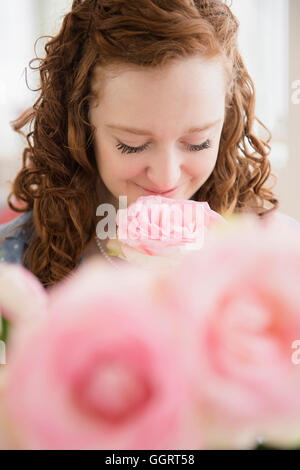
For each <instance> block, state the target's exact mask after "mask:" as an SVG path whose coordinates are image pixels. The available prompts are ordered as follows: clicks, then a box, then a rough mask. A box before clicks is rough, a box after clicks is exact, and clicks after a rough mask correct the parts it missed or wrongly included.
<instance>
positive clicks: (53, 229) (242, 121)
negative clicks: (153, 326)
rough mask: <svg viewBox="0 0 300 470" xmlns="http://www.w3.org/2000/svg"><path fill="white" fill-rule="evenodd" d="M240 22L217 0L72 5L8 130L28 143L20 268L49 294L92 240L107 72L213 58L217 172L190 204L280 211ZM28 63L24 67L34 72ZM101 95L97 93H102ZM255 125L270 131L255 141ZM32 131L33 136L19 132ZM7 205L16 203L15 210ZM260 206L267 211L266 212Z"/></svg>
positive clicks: (18, 189)
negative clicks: (27, 102)
mask: <svg viewBox="0 0 300 470" xmlns="http://www.w3.org/2000/svg"><path fill="white" fill-rule="evenodd" d="M238 27H239V23H238V21H237V19H236V17H235V16H234V15H233V14H232V12H231V10H230V8H229V7H228V6H227V5H226V3H224V2H222V1H221V0H206V1H202V0H194V1H193V0H172V1H168V0H139V1H138V2H130V1H128V0H113V1H112V0H101V1H98V2H97V1H95V0H84V1H81V0H75V1H74V2H73V5H72V9H71V11H70V12H68V13H67V14H66V15H65V16H64V19H63V22H62V26H61V29H60V31H59V33H58V34H57V35H56V36H55V37H51V40H50V41H49V42H48V43H47V44H46V45H45V52H46V55H45V58H43V59H33V60H32V61H31V62H33V61H35V60H38V61H39V62H40V63H39V66H38V67H37V69H38V70H39V73H40V88H39V90H38V91H40V94H39V98H38V99H37V100H36V102H35V104H34V105H33V108H31V109H30V110H28V111H27V112H25V113H24V114H23V115H22V116H20V117H19V118H18V119H17V120H16V121H14V122H13V127H14V129H15V130H16V131H17V132H19V133H21V134H22V135H23V136H24V137H26V141H27V144H28V146H27V148H25V150H24V152H23V166H22V169H21V170H20V171H19V173H18V174H17V176H16V178H15V180H14V182H13V187H12V191H11V193H10V194H9V196H8V204H9V206H10V207H11V208H12V209H13V210H15V211H17V212H27V211H30V210H33V221H32V224H33V226H34V229H35V230H34V235H33V237H32V239H31V241H30V244H29V246H28V248H27V249H26V251H25V253H24V257H23V264H25V262H26V264H27V265H28V267H29V269H30V270H31V272H33V273H34V274H35V275H36V276H37V277H38V278H39V279H40V280H41V282H42V283H43V284H44V286H49V285H52V284H54V283H56V282H57V281H59V280H61V279H63V278H64V277H65V276H66V275H68V274H69V273H70V272H71V271H72V270H73V269H74V268H75V267H76V266H77V265H78V264H79V262H80V258H81V256H82V253H83V251H84V250H85V248H86V246H87V245H88V244H89V242H90V241H91V240H92V238H93V236H94V235H95V228H96V224H97V220H96V208H97V207H98V206H99V204H101V203H102V202H105V201H104V200H103V201H101V200H99V195H97V191H96V185H97V181H98V179H97V178H99V173H98V170H97V165H96V161H95V154H94V149H93V142H94V140H93V136H94V128H93V126H92V125H91V124H90V122H89V119H88V115H89V107H90V105H91V103H92V102H94V100H95V99H97V98H99V96H96V93H95V91H94V90H93V89H92V80H93V75H94V72H95V70H96V66H97V70H98V73H99V70H100V71H103V78H104V77H105V70H106V69H108V68H109V67H110V66H114V65H116V66H118V65H121V66H122V65H126V64H128V65H131V66H137V67H163V66H164V65H166V64H168V63H169V62H170V61H172V60H174V59H175V60H176V59H180V58H184V57H189V56H192V55H195V54H202V55H203V56H205V57H207V58H212V57H217V56H220V57H222V58H223V60H224V66H225V69H226V71H227V76H228V92H227V96H226V113H225V121H224V127H223V130H222V135H221V139H220V146H219V153H218V158H217V162H216V166H215V168H214V171H213V172H212V174H211V176H210V177H209V178H208V180H207V181H206V182H205V184H203V186H201V187H200V188H199V190H198V191H197V193H196V194H195V195H194V196H193V198H192V199H194V200H196V201H207V202H208V203H209V205H210V207H211V208H212V209H213V210H215V211H217V212H219V213H221V214H223V215H229V214H231V213H233V212H241V211H254V212H256V213H257V214H258V215H263V214H264V213H266V212H270V211H271V210H274V209H276V208H277V207H278V201H277V199H276V198H275V197H274V195H273V193H272V192H271V189H272V188H273V186H272V187H269V188H267V187H266V182H267V181H268V180H269V177H270V176H272V177H274V175H272V174H271V168H270V162H269V160H268V155H269V152H270V145H269V141H270V139H271V134H270V132H269V131H268V129H267V128H266V127H265V126H264V125H263V124H262V122H261V121H260V120H259V119H258V118H257V117H256V116H255V114H254V113H255V87H254V84H253V81H252V79H251V77H250V76H249V74H248V71H247V69H246V66H245V64H244V62H243V60H242V58H241V56H240V54H239V50H238V44H237V34H238ZM31 62H30V67H31ZM100 93H101V90H100ZM255 120H256V121H257V122H258V123H259V124H260V125H262V126H263V127H264V129H265V130H266V131H267V134H268V136H267V139H266V141H264V140H262V139H261V138H259V137H258V136H257V135H255V132H254V128H253V126H254V122H255ZM28 123H30V126H31V125H32V124H33V129H32V130H31V128H30V129H29V132H28V133H27V135H26V134H24V133H23V132H22V131H21V129H22V128H23V127H24V126H25V125H27V124H28ZM11 198H14V199H17V200H19V201H22V202H23V203H24V204H25V208H22V209H20V207H19V208H18V207H17V206H16V205H14V203H13V202H12V201H11ZM266 204H267V205H269V207H266Z"/></svg>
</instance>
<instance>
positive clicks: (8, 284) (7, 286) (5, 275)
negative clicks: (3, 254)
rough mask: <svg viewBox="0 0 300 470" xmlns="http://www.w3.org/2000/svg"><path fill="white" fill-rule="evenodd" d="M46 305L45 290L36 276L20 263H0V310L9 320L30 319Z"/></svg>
mask: <svg viewBox="0 0 300 470" xmlns="http://www.w3.org/2000/svg"><path fill="white" fill-rule="evenodd" d="M32 299H34V302H33V301H32ZM46 307H47V295H46V290H45V289H44V288H43V285H42V284H41V282H40V281H39V280H38V278H37V277H35V276H33V275H32V274H31V272H30V271H29V270H28V269H26V268H24V267H23V266H22V265H16V264H14V263H7V262H2V263H0V312H1V313H2V315H3V316H4V317H5V318H6V319H7V320H8V321H9V322H11V323H15V322H18V321H20V320H27V319H28V320H32V319H33V318H36V317H38V316H40V315H44V314H45V311H46Z"/></svg>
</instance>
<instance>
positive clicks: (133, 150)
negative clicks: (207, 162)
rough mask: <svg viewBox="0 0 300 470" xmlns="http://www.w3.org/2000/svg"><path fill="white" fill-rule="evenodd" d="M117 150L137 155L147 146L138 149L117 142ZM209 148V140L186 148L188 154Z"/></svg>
mask: <svg viewBox="0 0 300 470" xmlns="http://www.w3.org/2000/svg"><path fill="white" fill-rule="evenodd" d="M116 147H117V148H118V150H122V153H139V152H143V151H144V150H146V149H147V148H148V144H144V145H141V146H140V147H130V146H129V145H126V144H123V143H122V142H119V144H118V145H117V146H116ZM210 147H211V142H210V140H209V139H207V140H206V141H205V142H203V143H202V144H200V145H190V144H188V145H187V148H188V150H189V151H190V152H200V151H201V150H204V149H208V148H210Z"/></svg>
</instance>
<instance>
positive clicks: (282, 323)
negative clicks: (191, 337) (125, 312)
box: [161, 216, 300, 448]
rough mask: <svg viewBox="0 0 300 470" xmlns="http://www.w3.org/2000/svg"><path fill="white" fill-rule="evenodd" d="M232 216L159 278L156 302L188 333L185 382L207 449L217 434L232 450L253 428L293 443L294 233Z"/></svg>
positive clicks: (296, 428)
mask: <svg viewBox="0 0 300 470" xmlns="http://www.w3.org/2000/svg"><path fill="white" fill-rule="evenodd" d="M236 220H237V219H236ZM239 220H240V222H236V223H233V224H232V225H231V224H229V226H228V228H229V230H228V231H224V232H223V233H221V236H220V234H219V235H218V236H217V237H216V238H215V239H214V240H213V239H212V240H210V242H209V243H208V245H207V247H206V249H205V250H204V251H202V252H201V254H200V253H197V254H193V255H191V256H189V257H187V258H186V259H185V261H184V262H183V264H182V265H181V266H180V269H176V270H174V271H173V272H172V273H171V274H170V276H169V278H168V279H165V281H164V286H161V290H162V294H161V295H162V299H164V300H165V301H166V302H167V304H168V306H169V307H170V308H172V309H173V312H174V315H175V314H177V316H179V317H180V316H181V317H184V318H185V319H186V324H187V325H188V328H189V329H190V328H191V329H194V331H195V344H194V348H195V356H197V357H198V371H197V373H196V372H195V371H194V375H193V377H192V378H191V382H192V383H193V384H194V385H193V387H194V392H195V397H198V398H196V400H198V407H197V413H198V415H199V418H200V417H201V420H204V422H205V421H206V427H205V429H206V433H205V438H206V440H205V444H204V446H205V448H211V446H213V447H212V448H215V446H216V444H217V441H218V439H219V445H220V446H224V447H229V448H233V447H234V446H235V445H237V446H239V445H241V443H242V442H243V439H244V438H245V445H246V446H247V445H248V444H247V441H248V442H249V437H250V438H251V434H252V435H253V438H254V436H255V435H256V436H264V438H265V439H266V443H267V444H268V443H269V444H271V445H272V444H273V445H275V446H276V445H277V446H278V445H279V446H285V445H287V446H295V445H296V444H298V445H300V400H299V394H300V364H299V365H298V366H297V365H295V364H294V363H293V361H292V354H293V352H294V351H293V349H292V344H293V342H294V341H295V340H297V339H300V289H299V281H300V243H299V233H300V232H299V231H298V230H295V229H293V228H291V227H290V228H289V227H288V226H287V225H285V224H284V223H283V222H282V221H281V222H280V221H276V220H273V219H272V220H269V221H268V222H265V224H264V225H263V224H262V223H259V222H258V221H257V220H256V219H254V217H250V216H249V217H248V218H246V217H244V218H243V219H242V218H241V219H239ZM241 220H243V222H242V221H241ZM192 324H193V326H192ZM182 346H183V347H184V344H183V345H182ZM243 432H244V434H243Z"/></svg>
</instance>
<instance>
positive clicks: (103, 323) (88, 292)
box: [0, 203, 300, 450]
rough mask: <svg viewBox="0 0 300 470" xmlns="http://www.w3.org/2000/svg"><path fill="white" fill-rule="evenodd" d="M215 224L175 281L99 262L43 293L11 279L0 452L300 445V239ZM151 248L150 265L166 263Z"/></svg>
mask: <svg viewBox="0 0 300 470" xmlns="http://www.w3.org/2000/svg"><path fill="white" fill-rule="evenodd" d="M196 204H197V203H196ZM206 209H207V212H206V216H205V217H208V216H209V215H211V216H212V217H214V214H213V211H210V209H209V207H207V206H206ZM203 214H204V212H202V215H203ZM207 214H208V215H207ZM205 217H204V218H202V221H203V219H204V220H205ZM216 219H218V220H219V222H221V223H220V224H217V225H218V227H217V225H216V226H215V229H213V228H212V226H211V227H210V224H209V223H208V224H206V227H207V228H206V229H205V230H204V235H205V236H204V239H203V233H202V235H201V234H200V235H199V234H198V235H199V239H201V240H202V242H201V244H198V245H197V242H196V241H195V240H197V239H198V238H197V237H195V239H194V242H195V246H197V249H196V248H195V249H193V250H191V251H189V250H187V251H186V252H185V254H184V256H183V257H181V258H180V260H179V258H178V260H177V262H176V263H174V265H172V269H169V270H168V271H166V269H165V267H166V265H165V264H164V269H162V270H161V269H144V267H143V263H142V258H139V259H138V258H137V257H133V258H131V259H132V262H129V263H124V266H123V269H121V270H115V269H114V268H113V267H112V266H110V265H104V264H103V263H102V262H99V261H98V260H97V258H94V259H91V260H90V261H89V262H87V263H85V264H84V265H83V266H81V267H80V268H79V269H78V270H77V271H76V272H75V273H74V274H72V276H70V277H68V278H67V279H65V280H64V281H62V282H60V283H59V284H57V285H56V286H54V287H52V288H50V289H48V291H47V293H46V291H45V290H44V289H43V288H42V287H41V285H40V283H39V281H38V280H37V279H36V278H35V277H34V276H33V275H31V274H30V273H29V272H28V271H27V270H26V269H25V268H23V267H21V266H14V265H10V264H8V263H2V264H1V265H0V286H1V288H0V305H1V309H2V313H3V315H4V316H5V317H6V318H7V319H8V320H9V321H10V322H11V324H12V327H11V330H10V334H9V340H8V344H7V358H6V362H7V364H6V365H3V366H1V368H0V423H1V424H0V448H2V449H50V450H52V449H107V450H108V449H119V450H125V449H128V450H140V449H157V450H165V449H253V448H255V447H256V446H257V443H258V439H259V437H260V436H263V437H264V439H265V441H266V442H267V443H268V444H269V445H271V446H274V447H276V446H278V447H281V448H282V447H286V448H291V447H295V446H299V445H300V402H299V398H298V397H299V392H300V354H299V350H297V347H298V349H299V345H300V341H299V340H300V290H299V287H298V284H299V277H300V246H299V231H297V230H296V229H293V228H290V227H288V226H285V225H281V224H279V223H278V222H277V221H276V220H275V219H274V220H272V219H267V220H266V221H264V222H263V221H257V220H256V219H254V216H240V217H237V218H234V219H233V220H228V221H227V222H226V223H225V224H223V220H221V218H219V217H216ZM208 220H211V219H209V217H208ZM139 225H140V226H144V225H143V224H139ZM145 226H147V224H146V225H145ZM159 226H160V225H159ZM209 227H210V228H209ZM119 228H120V225H119ZM190 228H193V224H192V223H191V225H190ZM202 228H203V226H202ZM194 230H195V231H197V227H196V226H194ZM195 233H196V232H195ZM208 234H209V236H208ZM185 235H186V234H185ZM201 237H202V238H201ZM180 240H181V242H180V246H184V241H182V240H183V238H182V237H181V238H180ZM203 240H204V243H203ZM122 243H123V242H122ZM181 243H182V244H181ZM186 243H191V244H193V242H191V241H189V242H187V241H186ZM150 244H151V247H152V250H153V251H151V253H149V252H148V253H146V256H148V257H149V258H153V259H154V258H155V257H156V256H159V254H158V253H162V252H164V251H160V250H159V243H157V244H154V242H153V241H152V240H150ZM126 245H127V246H129V244H128V243H126ZM120 246H121V247H122V249H123V248H124V246H123V245H122V244H121V245H119V247H120ZM175 246H176V244H175V243H174V244H172V246H169V245H168V246H167V251H166V252H164V253H165V258H164V257H163V256H162V258H164V259H172V258H173V257H174V256H175V257H176V250H175ZM138 247H139V250H137V249H136V245H135V246H134V249H135V250H136V252H138V255H139V254H144V253H141V250H140V248H141V245H140V242H139V243H138ZM147 247H148V248H149V245H147V246H146V245H143V247H142V248H143V249H144V250H145V251H146V249H148V248H147ZM169 248H172V250H171V251H169ZM157 250H158V251H157ZM174 250H175V251H174ZM115 253H117V251H115ZM122 253H123V256H125V255H124V252H123V251H122ZM125 253H126V254H128V258H129V256H130V255H131V254H132V253H133V252H132V251H130V255H129V252H126V249H125ZM134 254H136V253H135V252H134ZM125 257H126V256H125ZM128 258H127V259H128ZM149 258H144V260H145V261H146V265H145V266H146V267H147V268H148V266H150V261H149ZM137 259H138V261H137V262H136V260H137ZM148 262H149V264H148ZM154 265H155V264H153V265H151V266H154ZM155 266H156V265H155ZM170 266H171V265H169V267H170ZM298 364H299V365H298Z"/></svg>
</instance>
